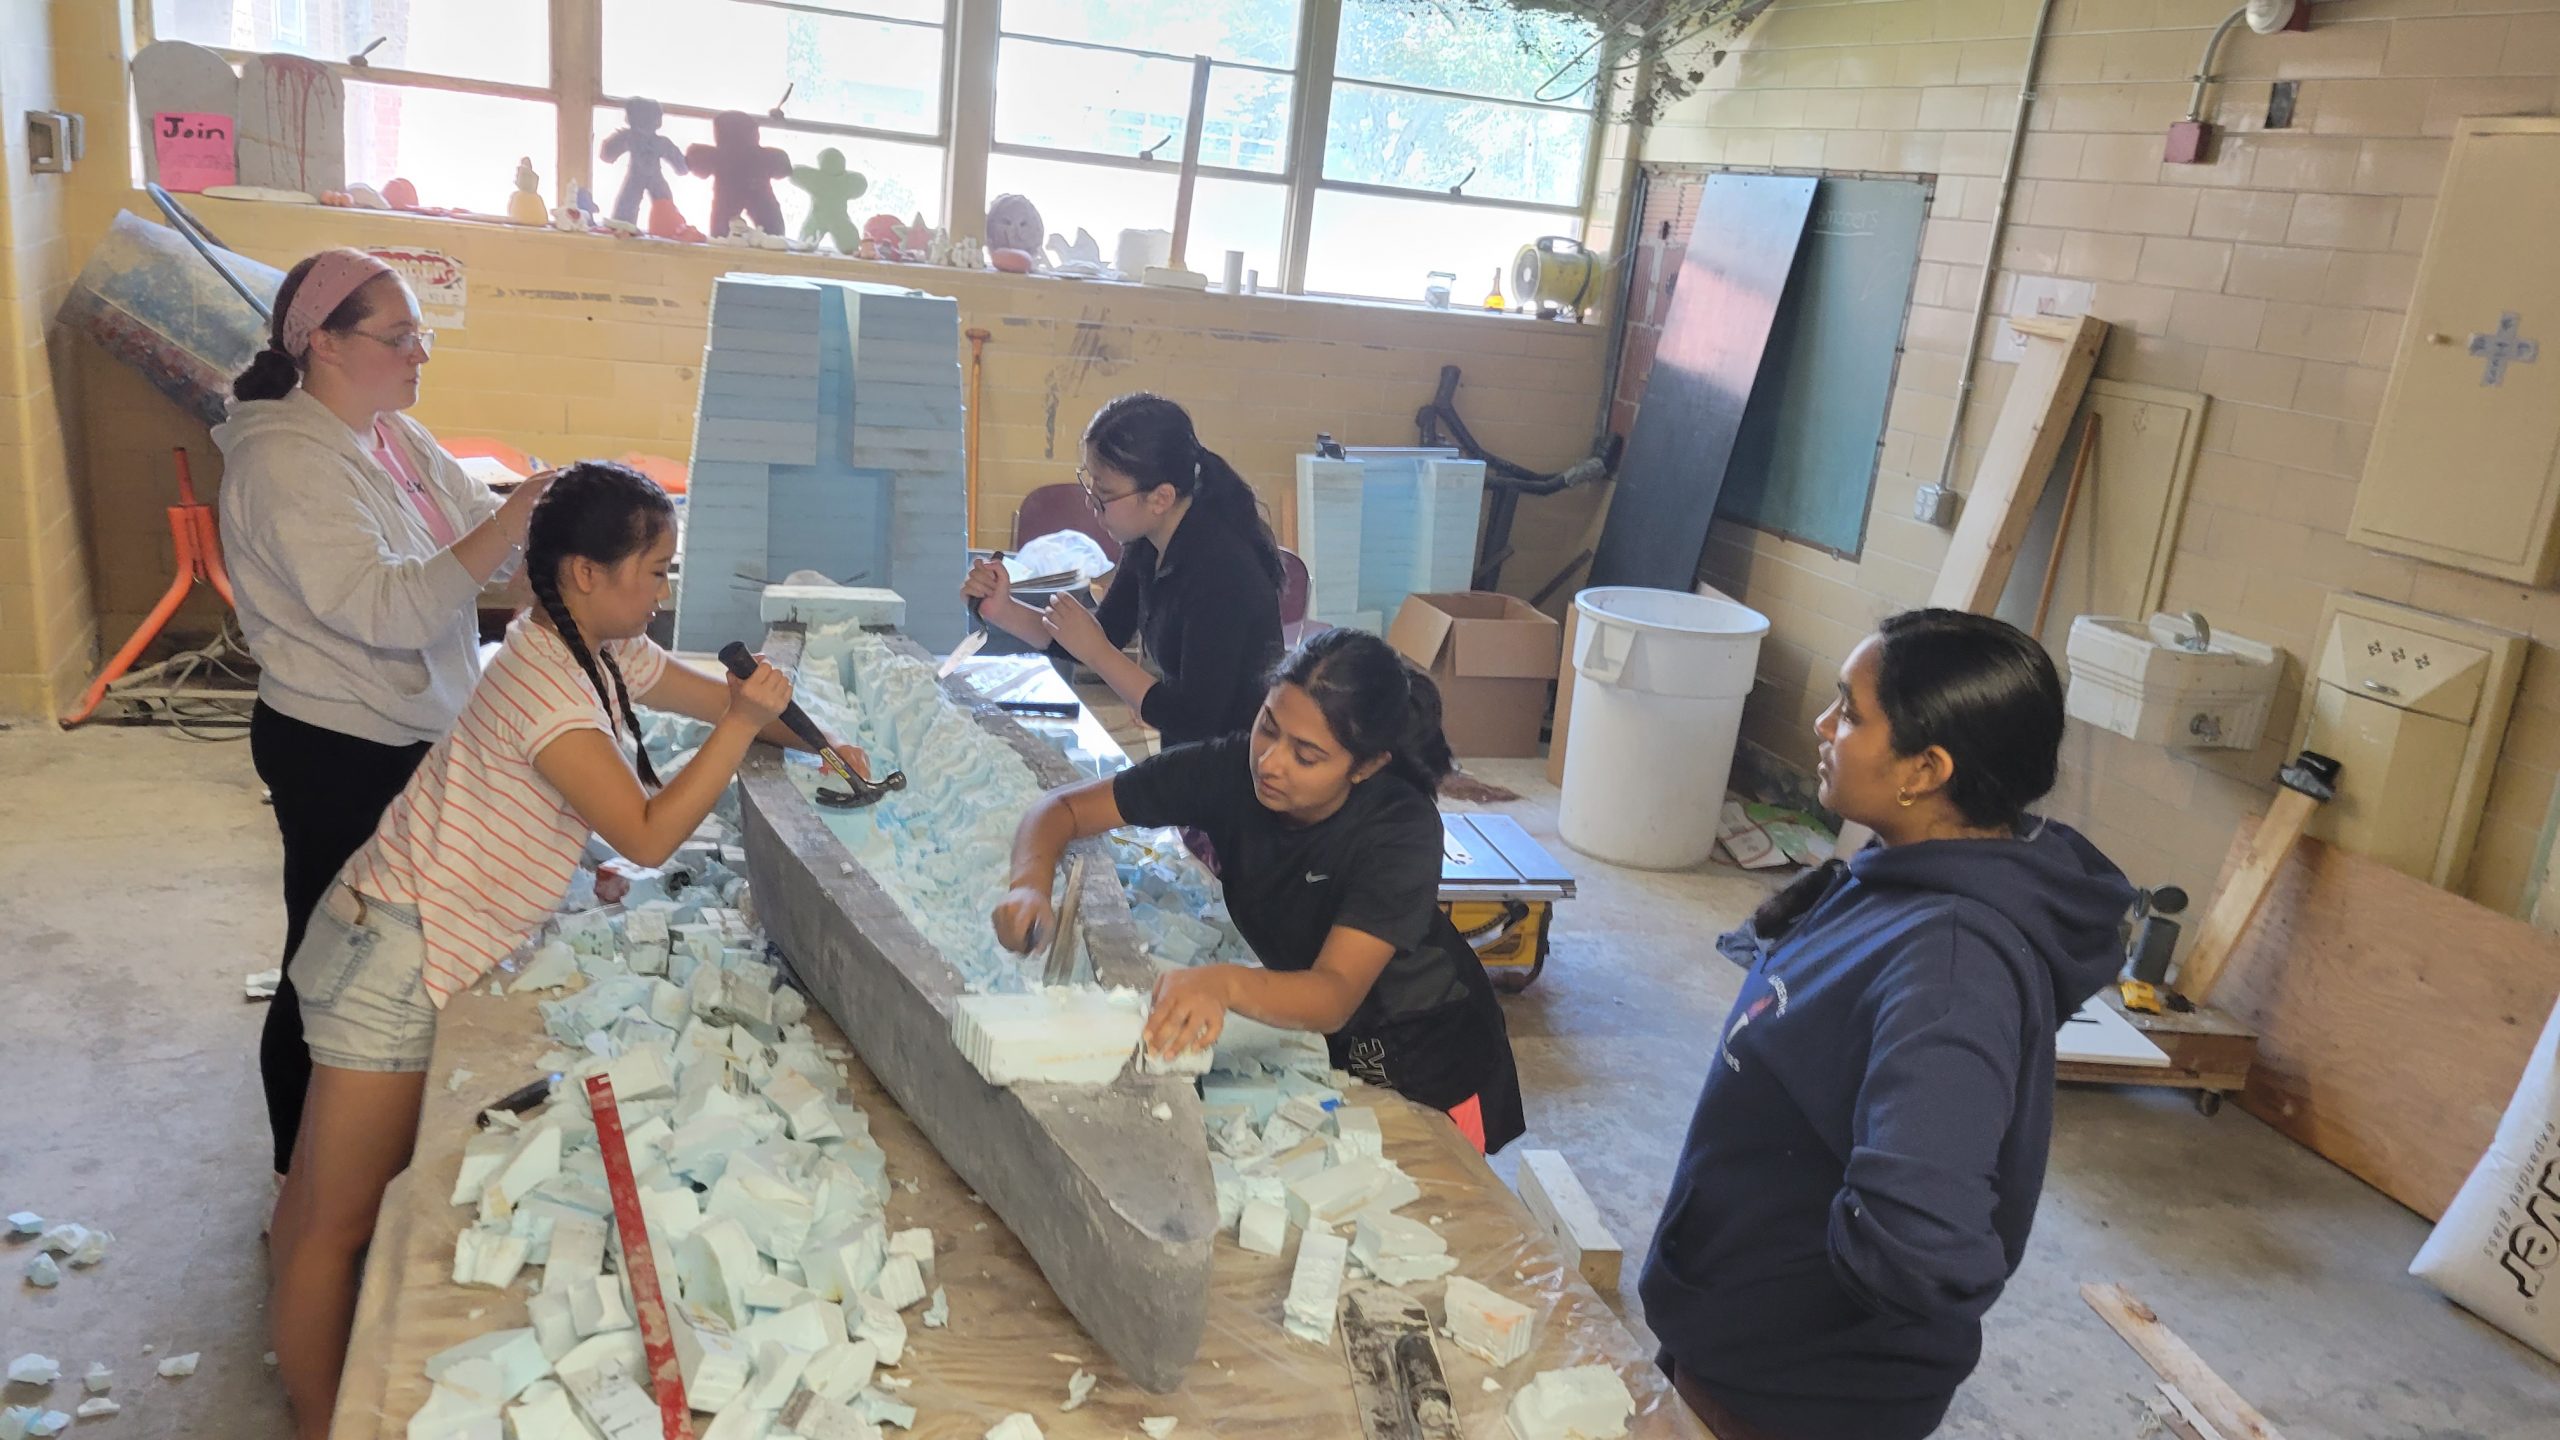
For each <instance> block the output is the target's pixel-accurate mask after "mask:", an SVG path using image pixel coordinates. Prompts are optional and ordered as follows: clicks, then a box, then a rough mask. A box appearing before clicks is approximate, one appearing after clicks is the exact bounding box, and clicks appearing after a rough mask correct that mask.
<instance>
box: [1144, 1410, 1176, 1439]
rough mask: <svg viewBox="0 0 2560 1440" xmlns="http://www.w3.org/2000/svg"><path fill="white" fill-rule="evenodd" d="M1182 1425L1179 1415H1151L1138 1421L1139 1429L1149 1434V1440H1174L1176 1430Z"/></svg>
mask: <svg viewBox="0 0 2560 1440" xmlns="http://www.w3.org/2000/svg"><path fill="white" fill-rule="evenodd" d="M1181 1423H1182V1417H1181V1416H1179V1415H1149V1416H1146V1417H1144V1418H1142V1419H1140V1420H1139V1421H1138V1428H1139V1429H1141V1430H1144V1431H1146V1432H1147V1440H1172V1436H1173V1432H1174V1428H1175V1427H1176V1426H1178V1425H1180V1424H1181Z"/></svg>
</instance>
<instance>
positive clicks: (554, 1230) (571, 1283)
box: [542, 1215, 605, 1291]
mask: <svg viewBox="0 0 2560 1440" xmlns="http://www.w3.org/2000/svg"><path fill="white" fill-rule="evenodd" d="M604 1245H605V1232H604V1222H603V1221H601V1220H595V1219H589V1218H587V1217H585V1216H567V1215H564V1216H562V1217H560V1218H558V1219H556V1220H554V1221H552V1223H551V1250H550V1254H549V1257H548V1259H547V1261H546V1262H545V1264H544V1265H543V1267H542V1288H543V1289H544V1290H545V1291H551V1290H564V1291H565V1290H576V1289H578V1288H579V1287H581V1286H584V1285H586V1284H588V1283H589V1282H591V1281H593V1280H594V1279H595V1278H596V1277H597V1276H598V1275H601V1274H603V1273H604Z"/></svg>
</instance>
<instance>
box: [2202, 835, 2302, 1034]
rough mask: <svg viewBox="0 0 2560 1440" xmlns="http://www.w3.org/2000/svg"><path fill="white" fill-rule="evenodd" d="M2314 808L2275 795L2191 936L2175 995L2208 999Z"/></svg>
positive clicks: (2272, 886)
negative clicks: (2194, 939) (2194, 935)
mask: <svg viewBox="0 0 2560 1440" xmlns="http://www.w3.org/2000/svg"><path fill="white" fill-rule="evenodd" d="M2319 803H2320V802H2319V801H2317V800H2314V799H2312V798H2311V797H2310V796H2308V795H2305V794H2303V793H2302V792H2301V791H2299V790H2294V789H2283V790H2278V791H2277V792H2276V798H2275V803H2274V804H2272V805H2270V806H2268V807H2267V817H2266V819H2265V820H2264V821H2262V822H2260V823H2259V824H2257V825H2256V826H2254V827H2252V828H2251V832H2250V838H2249V847H2248V849H2247V850H2245V851H2243V852H2241V855H2240V863H2239V864H2238V865H2236V866H2234V867H2232V869H2231V872H2230V873H2229V874H2228V875H2226V876H2225V877H2223V881H2222V888H2221V889H2219V890H2217V891H2215V892H2214V896H2213V908H2212V909H2210V910H2207V911H2206V912H2205V914H2204V924H2203V926H2202V927H2201V928H2199V929H2198V930H2197V931H2196V943H2195V947H2194V948H2193V949H2191V950H2189V951H2188V952H2187V958H2186V960H2185V962H2184V963H2182V964H2181V965H2180V966H2179V967H2178V993H2179V994H2181V995H2184V996H2186V997H2187V998H2188V999H2189V1000H2192V1001H2194V1002H2195V1003H2196V1004H2198V1005H2202V1004H2204V1003H2205V1002H2206V1001H2207V1000H2209V999H2211V998H2212V997H2213V992H2214V989H2215V987H2216V986H2218V985H2220V984H2221V981H2222V972H2223V969H2224V967H2226V966H2227V965H2229V964H2230V962H2231V952H2232V950H2233V949H2234V947H2236V946H2237V945H2238V944H2239V943H2240V937H2241V935H2242V934H2243V933H2245V932H2246V931H2247V930H2248V928H2249V922H2250V921H2251V920H2252V919H2255V918H2256V917H2257V914H2258V907H2259V906H2261V905H2263V904H2265V903H2266V900H2267V892H2268V891H2269V890H2270V889H2272V888H2274V885H2275V880H2276V871H2277V870H2278V869H2279V868H2281V867H2282V866H2283V864H2284V861H2285V857H2286V856H2288V855H2291V854H2292V853H2293V847H2294V845H2295V844H2296V843H2297V842H2299V841H2300V840H2301V839H2302V831H2303V827H2304V826H2306V825H2309V824H2310V823H2311V812H2312V811H2313V810H2315V809H2317V808H2318V807H2319Z"/></svg>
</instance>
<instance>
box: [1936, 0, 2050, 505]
mask: <svg viewBox="0 0 2560 1440" xmlns="http://www.w3.org/2000/svg"><path fill="white" fill-rule="evenodd" d="M2052 20H2053V0H2044V3H2042V4H2041V5H2038V6H2037V7H2036V27H2035V30H2034V32H2033V33H2032V34H2031V35H2030V36H2029V37H2028V40H2027V68H2026V73H2025V74H2024V75H2021V76H2020V77H2019V79H2018V112H2017V115H2016V116H2015V117H2014V118H2013V119H2012V120H2011V121H2010V122H2009V155H2008V158H2007V159H2006V160H2004V161H2002V162H2001V165H2000V198H1999V201H1998V203H1997V204H1996V205H1995V206H1994V207H1993V209H1992V211H1991V238H1990V240H1989V241H1988V243H1987V244H1986V245H1985V247H1984V249H1983V255H1982V279H1981V281H1980V283H1978V284H1977V285H1975V287H1974V292H1973V321H1972V323H1971V324H1969V325H1967V326H1966V327H1965V332H1964V335H1965V343H1964V368H1963V369H1962V370H1961V371H1959V372H1958V373H1957V375H1956V403H1955V418H1954V419H1953V420H1951V421H1949V422H1948V428H1947V448H1946V450H1945V451H1944V452H1943V453H1942V454H1940V455H1939V457H1938V479H1937V483H1938V484H1939V485H1940V486H1942V487H1945V486H1947V482H1948V481H1949V480H1950V479H1952V478H1953V477H1954V475H1955V469H1956V451H1957V448H1958V444H1957V442H1958V441H1959V440H1960V439H1961V438H1962V437H1963V435H1964V411H1965V404H1966V402H1967V401H1969V400H1971V399H1972V398H1973V377H1974V372H1975V371H1976V370H1978V369H1979V368H1981V365H1982V322H1983V320H1984V319H1985V318H1987V317H1988V316H1989V315H1990V313H1991V272H1992V271H1993V270H1994V269H1995V268H1997V266H1998V263H1999V259H2000V237H2001V235H2002V234H2004V233H2005V232H2006V231H2007V230H2008V228H2009V202H2010V201H2011V199H2013V198H2014V197H2015V196H2016V195H2017V192H2018V153H2019V151H2021V150H2023V149H2024V148H2025V147H2026V143H2027V115H2028V113H2029V111H2030V110H2031V109H2032V108H2033V106H2034V105H2035V100H2036V68H2037V67H2038V66H2039V65H2041V64H2043V63H2044V37H2045V31H2046V28H2047V27H2048V25H2050V23H2051V22H2052Z"/></svg>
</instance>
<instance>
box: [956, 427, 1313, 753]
mask: <svg viewBox="0 0 2560 1440" xmlns="http://www.w3.org/2000/svg"><path fill="white" fill-rule="evenodd" d="M1076 483H1077V484H1079V485H1081V486H1083V487H1084V493H1085V499H1086V501H1087V503H1089V504H1091V505H1092V506H1093V513H1094V514H1095V515H1097V516H1099V517H1101V520H1102V527H1103V528H1104V529H1105V530H1108V531H1110V532H1111V535H1112V538H1114V539H1116V540H1118V541H1119V542H1120V543H1121V545H1122V546H1123V547H1124V548H1123V550H1122V553H1121V557H1120V568H1119V570H1118V572H1117V573H1116V574H1114V575H1113V576H1112V579H1111V588H1110V590H1109V591H1108V592H1107V593H1106V594H1105V595H1104V596H1103V598H1102V605H1101V609H1100V611H1099V613H1096V612H1095V611H1091V610H1087V609H1085V608H1084V606H1083V605H1081V604H1079V603H1077V602H1076V601H1075V600H1074V599H1073V598H1072V597H1069V596H1060V597H1058V598H1057V599H1056V600H1053V601H1051V602H1050V604H1049V607H1048V608H1047V609H1045V610H1034V609H1032V608H1031V607H1030V606H1028V605H1025V604H1023V603H1022V602H1021V601H1019V600H1016V599H1014V598H1013V587H1012V585H1011V583H1010V582H1009V581H1008V579H1007V578H1006V575H1005V568H1004V566H1003V565H1001V564H998V563H995V562H992V561H984V562H981V563H979V564H977V565H974V566H972V567H970V570H969V579H968V583H967V584H965V585H964V586H962V588H961V593H962V594H963V595H965V596H966V597H967V598H969V599H971V600H974V601H977V602H978V614H979V618H981V619H983V620H984V621H986V623H988V624H990V625H993V626H995V627H997V628H998V629H1001V630H1004V631H1006V632H1008V633H1010V634H1012V635H1013V636H1014V637H1015V638H1017V639H1020V640H1022V641H1025V642H1026V643H1029V644H1033V645H1042V646H1046V647H1048V648H1049V652H1050V654H1052V655H1053V656H1055V657H1057V658H1058V659H1061V660H1074V661H1076V662H1078V663H1079V664H1082V665H1084V666H1085V667H1086V668H1087V669H1090V670H1092V671H1093V672H1094V673H1095V674H1097V675H1099V676H1101V677H1102V681H1103V683H1104V684H1106V685H1109V686H1110V687H1111V689H1112V691H1113V692H1114V693H1115V694H1117V695H1118V696H1119V697H1120V698H1121V699H1122V700H1123V701H1125V702H1127V704H1128V705H1129V707H1130V708H1131V709H1133V710H1135V711H1137V712H1138V718H1139V719H1141V720H1144V721H1145V722H1146V723H1147V724H1149V725H1151V726H1153V727H1155V729H1156V731H1157V732H1158V733H1159V734H1160V735H1162V736H1163V739H1164V744H1165V745H1166V746H1168V747H1170V746H1174V745H1181V744H1186V743H1188V742H1190V741H1193V740H1206V739H1209V738H1211V737H1213V736H1219V735H1232V734H1235V733H1237V732H1238V731H1241V730H1243V729H1245V728H1246V727H1247V726H1249V725H1251V724H1252V723H1253V717H1254V713H1255V712H1256V711H1258V710H1260V709H1261V708H1262V688H1263V679H1264V676H1265V675H1266V674H1267V673H1268V672H1269V670H1270V668H1271V665H1272V662H1274V661H1275V660H1277V659H1279V658H1280V546H1279V542H1277V541H1275V540H1274V539H1272V538H1271V527H1270V526H1269V525H1268V524H1266V523H1265V522H1264V520H1263V518H1262V507H1261V504H1260V502H1259V501H1257V500H1256V499H1255V498H1254V494H1253V487H1252V486H1250V485H1247V484H1246V483H1245V481H1244V477H1243V476H1241V475H1239V474H1237V473H1236V469H1235V467H1234V466H1232V465H1230V464H1228V463H1227V462H1226V460H1225V459H1224V458H1222V457H1221V456H1219V454H1218V453H1217V452H1216V451H1214V450H1211V449H1209V448H1208V447H1207V446H1205V445H1203V444H1201V443H1200V435H1199V432H1198V431H1196V430H1194V429H1193V428H1192V425H1191V416H1190V415H1189V414H1187V413H1185V412H1184V410H1183V408H1182V407H1181V406H1179V405H1176V404H1175V403H1173V402H1172V401H1170V400H1167V399H1166V398H1164V397H1163V396H1161V395H1148V394H1144V393H1141V394H1136V395H1123V396H1121V397H1120V398H1118V399H1116V400H1114V401H1112V402H1111V403H1110V404H1108V405H1105V406H1103V407H1102V409H1101V411H1100V412H1099V413H1097V414H1096V415H1095V416H1094V417H1093V423H1092V424H1090V425H1087V426H1086V427H1085V430H1084V465H1083V467H1082V468H1081V469H1079V470H1078V471H1077V472H1076ZM1132 635H1144V636H1145V637H1146V642H1147V643H1146V654H1147V658H1148V659H1149V660H1150V661H1152V662H1153V663H1154V666H1155V669H1156V670H1157V671H1159V672H1161V674H1160V675H1159V674H1155V673H1150V672H1149V670H1148V668H1147V667H1146V666H1144V665H1141V664H1139V663H1138V662H1137V661H1135V660H1132V659H1130V658H1129V657H1128V655H1127V654H1125V653H1123V647H1124V646H1126V645H1127V644H1128V643H1129V637H1130V636H1132Z"/></svg>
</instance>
